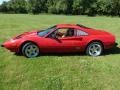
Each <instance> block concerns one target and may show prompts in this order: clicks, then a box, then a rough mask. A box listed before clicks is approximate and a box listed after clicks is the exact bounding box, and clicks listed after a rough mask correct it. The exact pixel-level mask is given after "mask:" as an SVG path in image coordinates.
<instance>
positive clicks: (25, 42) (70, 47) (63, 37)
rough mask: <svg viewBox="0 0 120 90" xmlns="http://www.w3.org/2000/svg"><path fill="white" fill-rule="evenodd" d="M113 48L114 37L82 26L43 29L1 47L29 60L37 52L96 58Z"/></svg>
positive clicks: (18, 37) (61, 25)
mask: <svg viewBox="0 0 120 90" xmlns="http://www.w3.org/2000/svg"><path fill="white" fill-rule="evenodd" d="M114 45H115V36H114V35H112V34H110V33H108V32H106V31H101V30H96V29H93V28H88V27H85V26H83V25H78V24H77V25H72V24H58V25H55V26H53V27H51V28H48V29H46V30H40V31H32V32H25V33H23V34H21V35H19V36H17V37H15V38H13V39H11V40H9V41H6V42H5V43H3V44H2V45H1V46H2V47H5V48H7V49H8V50H10V51H12V52H16V53H19V52H21V53H22V54H23V55H25V56H26V57H28V58H32V57H36V56H38V55H39V54H40V53H71V52H86V54H87V55H90V56H99V55H101V54H102V52H103V51H104V50H105V49H110V48H112V47H113V46H114Z"/></svg>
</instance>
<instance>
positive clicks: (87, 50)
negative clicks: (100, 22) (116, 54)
mask: <svg viewBox="0 0 120 90" xmlns="http://www.w3.org/2000/svg"><path fill="white" fill-rule="evenodd" d="M93 44H98V45H100V46H101V52H100V54H99V55H96V56H94V55H90V53H89V49H90V46H91V45H93ZM102 52H103V45H102V44H101V43H100V42H92V43H90V44H89V45H88V46H87V49H86V54H87V55H88V56H93V57H97V56H100V55H101V54H102Z"/></svg>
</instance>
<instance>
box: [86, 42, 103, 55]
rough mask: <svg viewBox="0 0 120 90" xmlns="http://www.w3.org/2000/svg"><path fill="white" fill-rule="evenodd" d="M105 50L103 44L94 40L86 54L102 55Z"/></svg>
mask: <svg viewBox="0 0 120 90" xmlns="http://www.w3.org/2000/svg"><path fill="white" fill-rule="evenodd" d="M102 52H103V46H102V44H101V43H100V42H92V43H90V44H89V45H88V47H87V49H86V54H87V55H89V56H100V55H101V54H102Z"/></svg>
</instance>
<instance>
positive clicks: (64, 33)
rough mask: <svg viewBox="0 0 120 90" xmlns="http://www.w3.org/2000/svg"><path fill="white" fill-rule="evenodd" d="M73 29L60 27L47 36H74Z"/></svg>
mask: <svg viewBox="0 0 120 90" xmlns="http://www.w3.org/2000/svg"><path fill="white" fill-rule="evenodd" d="M74 35H75V33H74V29H72V28H60V29H57V30H56V31H54V32H53V33H52V34H50V35H49V36H48V37H49V38H65V37H72V36H74Z"/></svg>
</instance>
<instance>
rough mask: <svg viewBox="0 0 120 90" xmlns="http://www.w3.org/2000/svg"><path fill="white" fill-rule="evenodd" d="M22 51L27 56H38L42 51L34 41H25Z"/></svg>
mask: <svg viewBox="0 0 120 90" xmlns="http://www.w3.org/2000/svg"><path fill="white" fill-rule="evenodd" d="M21 51H22V54H23V55H24V56H26V57H27V58H34V57H37V56H38V55H39V53H40V50H39V47H38V46H37V45H36V44H34V43H32V42H28V43H25V44H24V45H23V47H22V50H21Z"/></svg>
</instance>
